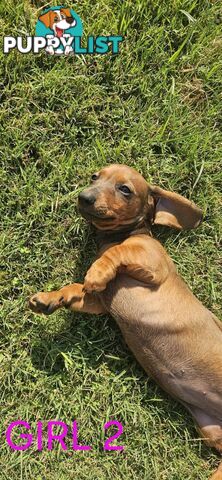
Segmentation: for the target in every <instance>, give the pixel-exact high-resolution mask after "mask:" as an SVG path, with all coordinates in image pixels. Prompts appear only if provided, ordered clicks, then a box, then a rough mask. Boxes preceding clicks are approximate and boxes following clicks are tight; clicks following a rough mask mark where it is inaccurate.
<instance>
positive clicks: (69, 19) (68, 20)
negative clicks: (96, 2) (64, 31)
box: [66, 17, 74, 25]
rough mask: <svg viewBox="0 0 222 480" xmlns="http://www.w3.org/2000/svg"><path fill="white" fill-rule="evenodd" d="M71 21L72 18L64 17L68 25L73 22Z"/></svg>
mask: <svg viewBox="0 0 222 480" xmlns="http://www.w3.org/2000/svg"><path fill="white" fill-rule="evenodd" d="M73 20H74V19H73V17H66V21H67V22H68V23H70V25H71V23H72V22H73Z"/></svg>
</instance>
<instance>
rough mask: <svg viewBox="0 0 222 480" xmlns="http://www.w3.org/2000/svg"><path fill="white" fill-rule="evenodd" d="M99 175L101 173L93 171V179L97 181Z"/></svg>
mask: <svg viewBox="0 0 222 480" xmlns="http://www.w3.org/2000/svg"><path fill="white" fill-rule="evenodd" d="M98 177H99V175H98V174H97V173H93V174H92V176H91V180H92V181H95V180H97V178H98Z"/></svg>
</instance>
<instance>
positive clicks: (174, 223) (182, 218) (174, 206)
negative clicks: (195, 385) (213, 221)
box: [149, 185, 203, 230]
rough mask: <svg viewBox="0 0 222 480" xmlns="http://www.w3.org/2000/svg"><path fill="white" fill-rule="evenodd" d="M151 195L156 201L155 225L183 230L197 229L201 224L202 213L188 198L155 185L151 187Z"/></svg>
mask: <svg viewBox="0 0 222 480" xmlns="http://www.w3.org/2000/svg"><path fill="white" fill-rule="evenodd" d="M149 194H150V195H151V197H152V198H153V199H154V212H153V223H154V224H159V225H167V226H168V227H174V228H178V229H179V230H182V229H190V228H196V227H198V225H199V224H200V223H201V221H202V218H203V215H202V211H201V210H200V208H199V207H197V206H196V205H195V203H193V202H191V201H190V200H188V199H187V198H184V197H182V196H181V195H179V194H178V193H174V192H169V191H168V190H163V188H160V187H157V186H155V185H149Z"/></svg>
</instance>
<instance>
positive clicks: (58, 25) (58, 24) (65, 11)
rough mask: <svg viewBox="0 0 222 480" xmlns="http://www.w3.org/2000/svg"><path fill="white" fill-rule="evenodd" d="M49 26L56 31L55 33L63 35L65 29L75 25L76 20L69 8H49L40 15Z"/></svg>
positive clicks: (41, 19)
mask: <svg viewBox="0 0 222 480" xmlns="http://www.w3.org/2000/svg"><path fill="white" fill-rule="evenodd" d="M39 20H40V21H41V22H43V23H44V25H45V26H46V27H47V28H50V29H51V30H53V31H54V33H55V35H56V36H58V37H61V36H62V34H63V31H64V30H67V29H69V28H71V27H75V25H76V20H75V19H74V18H73V17H72V14H71V11H70V9H69V8H61V9H60V10H49V11H48V12H46V13H44V14H43V15H41V16H40V17H39Z"/></svg>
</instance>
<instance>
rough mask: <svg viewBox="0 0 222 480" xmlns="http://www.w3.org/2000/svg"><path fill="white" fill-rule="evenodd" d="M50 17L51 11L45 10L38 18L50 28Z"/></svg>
mask: <svg viewBox="0 0 222 480" xmlns="http://www.w3.org/2000/svg"><path fill="white" fill-rule="evenodd" d="M50 17H51V12H50V11H49V12H46V13H44V14H43V15H41V16H40V17H39V20H40V21H41V22H42V23H44V25H45V26H46V28H50Z"/></svg>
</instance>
